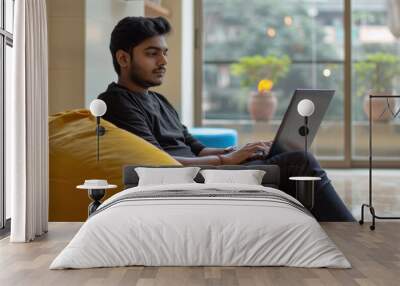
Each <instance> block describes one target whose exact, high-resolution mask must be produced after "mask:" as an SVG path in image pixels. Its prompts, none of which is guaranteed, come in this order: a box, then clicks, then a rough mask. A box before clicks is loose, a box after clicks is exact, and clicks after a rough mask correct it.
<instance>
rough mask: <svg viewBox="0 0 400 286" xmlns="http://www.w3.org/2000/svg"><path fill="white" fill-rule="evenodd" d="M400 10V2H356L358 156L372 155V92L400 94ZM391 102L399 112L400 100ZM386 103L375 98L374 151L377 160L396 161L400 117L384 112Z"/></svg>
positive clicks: (355, 153)
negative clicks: (370, 113)
mask: <svg viewBox="0 0 400 286" xmlns="http://www.w3.org/2000/svg"><path fill="white" fill-rule="evenodd" d="M394 2H397V5H396V4H395V3H394ZM390 4H392V5H393V4H394V5H393V6H390ZM399 10H400V3H399V2H398V1H386V0H375V1H368V0H354V1H353V2H352V31H353V32H352V33H353V38H352V54H353V68H352V73H353V86H352V102H353V105H352V131H353V132H352V134H353V144H352V148H353V156H354V158H355V159H363V158H364V159H366V158H367V156H368V150H369V144H368V142H369V141H368V135H369V121H368V119H369V115H368V114H369V105H368V100H367V99H368V97H367V96H368V94H370V93H388V94H400V57H399V56H400V41H399V38H398V37H399V36H400V26H398V25H396V23H393V22H392V20H394V22H397V21H398V19H393V18H392V17H396V16H397V14H396V13H397V11H399ZM392 13H393V14H392ZM396 35H397V37H396ZM389 104H390V107H391V109H392V112H394V113H396V112H397V109H398V106H399V105H398V102H397V100H391V101H389ZM386 105H387V101H386V99H374V100H373V106H372V118H373V121H374V122H373V138H374V139H373V154H374V160H376V159H377V160H384V161H392V162H393V160H395V161H396V160H397V161H398V160H399V159H400V149H399V148H398V146H399V144H400V120H399V118H398V117H397V118H395V119H393V118H392V117H393V116H392V114H391V113H390V112H389V111H388V110H387V111H386V112H384V113H383V111H382V110H385V109H384V108H385V106H386ZM396 106H397V107H396Z"/></svg>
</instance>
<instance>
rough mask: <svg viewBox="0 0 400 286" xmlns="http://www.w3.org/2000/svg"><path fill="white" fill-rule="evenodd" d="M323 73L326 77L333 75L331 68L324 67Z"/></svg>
mask: <svg viewBox="0 0 400 286" xmlns="http://www.w3.org/2000/svg"><path fill="white" fill-rule="evenodd" d="M322 74H323V75H324V77H330V76H331V70H330V69H324V70H323V71H322Z"/></svg>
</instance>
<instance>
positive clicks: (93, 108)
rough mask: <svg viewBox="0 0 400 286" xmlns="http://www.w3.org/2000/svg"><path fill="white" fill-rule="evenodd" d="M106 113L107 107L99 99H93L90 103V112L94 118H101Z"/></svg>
mask: <svg viewBox="0 0 400 286" xmlns="http://www.w3.org/2000/svg"><path fill="white" fill-rule="evenodd" d="M106 111H107V105H106V103H105V102H104V101H102V100H101V99H95V100H93V101H92V102H91V103H90V112H91V113H92V114H93V116H95V117H100V116H103V115H104V114H105V113H106Z"/></svg>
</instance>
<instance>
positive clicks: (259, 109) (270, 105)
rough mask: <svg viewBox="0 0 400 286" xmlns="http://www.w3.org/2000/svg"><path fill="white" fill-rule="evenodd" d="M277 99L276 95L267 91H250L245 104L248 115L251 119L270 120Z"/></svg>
mask: <svg viewBox="0 0 400 286" xmlns="http://www.w3.org/2000/svg"><path fill="white" fill-rule="evenodd" d="M277 106H278V100H277V99H276V96H275V95H274V94H273V93H271V92H270V91H269V92H262V93H259V92H255V91H253V92H251V94H250V96H249V101H248V104H247V107H248V110H249V113H250V116H251V118H252V119H253V120H257V121H267V120H270V119H271V118H272V117H273V116H274V114H275V111H276V108H277Z"/></svg>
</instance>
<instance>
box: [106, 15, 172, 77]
mask: <svg viewBox="0 0 400 286" xmlns="http://www.w3.org/2000/svg"><path fill="white" fill-rule="evenodd" d="M170 31H171V26H170V24H169V22H168V21H167V20H166V19H165V18H163V17H157V18H148V17H125V18H123V19H122V20H121V21H119V22H118V24H117V25H116V26H115V27H114V30H113V31H112V33H111V40H110V51H111V55H112V58H113V65H114V69H115V71H116V72H117V74H118V75H120V73H121V67H120V66H119V64H118V62H117V58H116V56H115V54H116V53H117V51H118V50H124V51H126V52H128V53H131V51H132V49H133V48H134V47H135V46H137V45H139V44H140V43H141V42H143V41H144V40H146V39H148V38H151V37H154V36H161V35H165V34H168V33H169V32H170Z"/></svg>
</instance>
